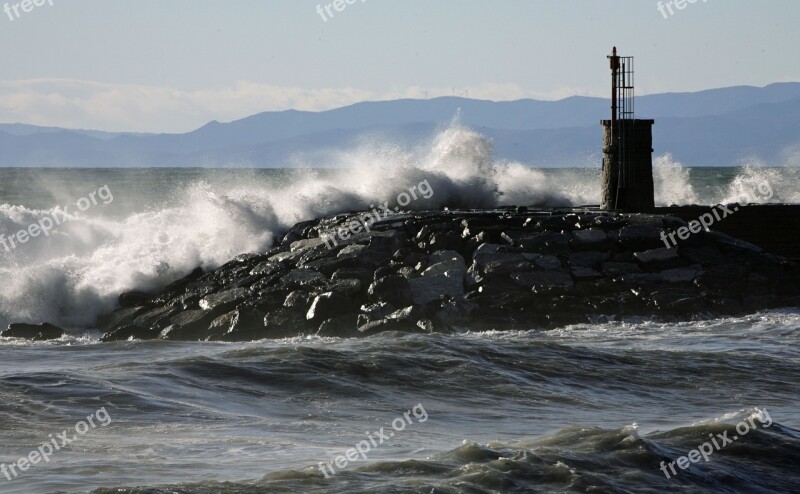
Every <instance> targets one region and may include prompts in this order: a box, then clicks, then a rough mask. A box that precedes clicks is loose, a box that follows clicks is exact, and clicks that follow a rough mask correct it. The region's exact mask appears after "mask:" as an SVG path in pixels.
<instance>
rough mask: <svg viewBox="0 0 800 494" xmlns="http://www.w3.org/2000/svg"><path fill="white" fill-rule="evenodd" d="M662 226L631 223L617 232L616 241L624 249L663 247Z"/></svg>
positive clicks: (637, 249) (640, 249)
mask: <svg viewBox="0 0 800 494" xmlns="http://www.w3.org/2000/svg"><path fill="white" fill-rule="evenodd" d="M663 232H664V230H663V229H662V228H657V227H655V226H648V225H631V226H626V227H623V228H621V229H620V230H619V231H618V232H617V235H616V237H617V241H618V242H619V243H620V244H621V245H622V246H623V247H624V248H626V249H630V250H634V251H645V250H651V249H657V248H659V247H664V242H663V240H661V234H662V233H663Z"/></svg>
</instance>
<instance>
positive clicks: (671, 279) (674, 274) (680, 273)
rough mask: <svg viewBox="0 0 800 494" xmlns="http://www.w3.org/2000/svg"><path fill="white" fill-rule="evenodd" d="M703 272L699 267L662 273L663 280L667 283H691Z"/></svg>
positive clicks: (669, 270)
mask: <svg viewBox="0 0 800 494" xmlns="http://www.w3.org/2000/svg"><path fill="white" fill-rule="evenodd" d="M701 271H702V270H701V268H700V267H699V266H694V267H688V268H675V269H667V270H665V271H662V272H661V278H663V279H664V281H666V282H667V283H691V282H693V281H694V280H695V278H697V275H698V274H700V272H701Z"/></svg>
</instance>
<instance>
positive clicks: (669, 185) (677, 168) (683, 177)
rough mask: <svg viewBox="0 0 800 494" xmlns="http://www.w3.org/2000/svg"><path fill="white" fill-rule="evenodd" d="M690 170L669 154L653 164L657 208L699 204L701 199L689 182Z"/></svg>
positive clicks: (657, 159) (658, 158) (660, 157)
mask: <svg viewBox="0 0 800 494" xmlns="http://www.w3.org/2000/svg"><path fill="white" fill-rule="evenodd" d="M689 173H690V170H689V169H688V168H685V167H684V166H683V165H682V164H681V163H679V162H677V161H674V160H673V159H672V155H671V154H669V153H667V154H665V155H663V156H659V157H657V158H656V159H655V162H654V163H653V182H654V185H655V203H656V206H672V205H673V204H698V203H699V197H698V195H697V193H696V192H695V190H694V187H693V186H692V184H691V182H690V180H689V178H690V177H689Z"/></svg>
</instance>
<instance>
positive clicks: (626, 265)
mask: <svg viewBox="0 0 800 494" xmlns="http://www.w3.org/2000/svg"><path fill="white" fill-rule="evenodd" d="M601 269H602V272H603V274H604V275H606V276H608V277H610V278H617V277H619V276H621V275H623V274H632V273H641V272H642V270H641V269H640V268H639V266H638V265H637V264H634V263H630V262H604V263H603V265H602V268H601Z"/></svg>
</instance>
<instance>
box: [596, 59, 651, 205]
mask: <svg viewBox="0 0 800 494" xmlns="http://www.w3.org/2000/svg"><path fill="white" fill-rule="evenodd" d="M608 59H609V61H610V62H611V120H603V121H602V122H601V123H602V125H603V171H602V175H601V184H600V186H601V197H600V207H601V208H602V209H607V210H613V211H626V212H634V213H646V212H650V211H652V210H653V208H654V206H655V204H654V197H653V195H654V191H653V124H654V123H655V121H654V120H637V119H636V118H635V117H634V90H633V89H634V86H633V75H634V71H633V57H620V56H617V48H616V47H614V51H613V53H612V55H611V56H610V57H608Z"/></svg>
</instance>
